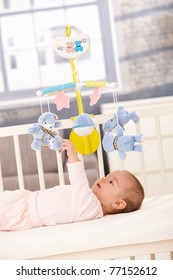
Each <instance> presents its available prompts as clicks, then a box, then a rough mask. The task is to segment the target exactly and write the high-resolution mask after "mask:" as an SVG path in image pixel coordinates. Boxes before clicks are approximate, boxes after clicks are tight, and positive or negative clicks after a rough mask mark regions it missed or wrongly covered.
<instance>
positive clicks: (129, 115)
mask: <svg viewBox="0 0 173 280" xmlns="http://www.w3.org/2000/svg"><path fill="white" fill-rule="evenodd" d="M117 119H118V123H117ZM130 120H132V121H133V122H134V123H138V122H139V117H138V116H137V114H136V112H134V111H133V112H128V111H126V110H125V109H124V108H123V107H122V106H119V107H118V110H117V112H116V113H115V115H114V117H113V118H112V119H110V120H107V121H106V122H105V123H104V124H103V130H104V131H105V132H111V131H113V130H114V129H115V128H116V126H117V125H118V124H119V125H121V126H122V127H124V125H126V124H127V123H128V122H129V121H130Z"/></svg>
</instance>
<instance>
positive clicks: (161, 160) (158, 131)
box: [155, 116, 167, 194]
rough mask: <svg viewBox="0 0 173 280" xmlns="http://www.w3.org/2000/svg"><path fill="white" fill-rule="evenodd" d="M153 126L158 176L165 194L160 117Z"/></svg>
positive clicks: (156, 118) (157, 117)
mask: <svg viewBox="0 0 173 280" xmlns="http://www.w3.org/2000/svg"><path fill="white" fill-rule="evenodd" d="M155 124H156V137H157V145H158V153H159V165H160V174H161V180H162V186H163V192H164V193H165V194H166V193H167V187H166V185H167V184H166V176H165V167H164V156H163V147H162V135H161V128H160V117H159V116H156V117H155Z"/></svg>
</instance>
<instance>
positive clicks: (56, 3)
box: [33, 0, 63, 9]
mask: <svg viewBox="0 0 173 280" xmlns="http://www.w3.org/2000/svg"><path fill="white" fill-rule="evenodd" d="M62 5H63V0H34V1H33V8H37V9H38V8H51V7H61V6H62Z"/></svg>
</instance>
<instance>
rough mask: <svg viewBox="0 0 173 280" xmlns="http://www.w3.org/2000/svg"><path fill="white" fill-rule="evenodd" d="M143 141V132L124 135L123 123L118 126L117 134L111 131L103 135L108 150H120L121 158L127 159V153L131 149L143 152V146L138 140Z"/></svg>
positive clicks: (105, 148)
mask: <svg viewBox="0 0 173 280" xmlns="http://www.w3.org/2000/svg"><path fill="white" fill-rule="evenodd" d="M142 141H143V134H140V135H132V136H129V135H126V136H124V135H123V129H122V126H121V125H117V126H116V136H115V135H113V134H111V133H106V134H105V135H104V137H103V140H102V144H103V148H104V150H105V151H106V152H108V153H109V152H112V151H114V150H118V153H119V156H120V159H121V160H125V159H126V153H125V152H129V151H138V152H142V151H143V147H142V145H141V144H137V142H142Z"/></svg>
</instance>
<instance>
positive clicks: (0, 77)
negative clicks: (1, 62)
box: [0, 66, 4, 93]
mask: <svg viewBox="0 0 173 280" xmlns="http://www.w3.org/2000/svg"><path fill="white" fill-rule="evenodd" d="M2 91H4V82H3V78H2V69H1V66H0V93H1V92H2Z"/></svg>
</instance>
